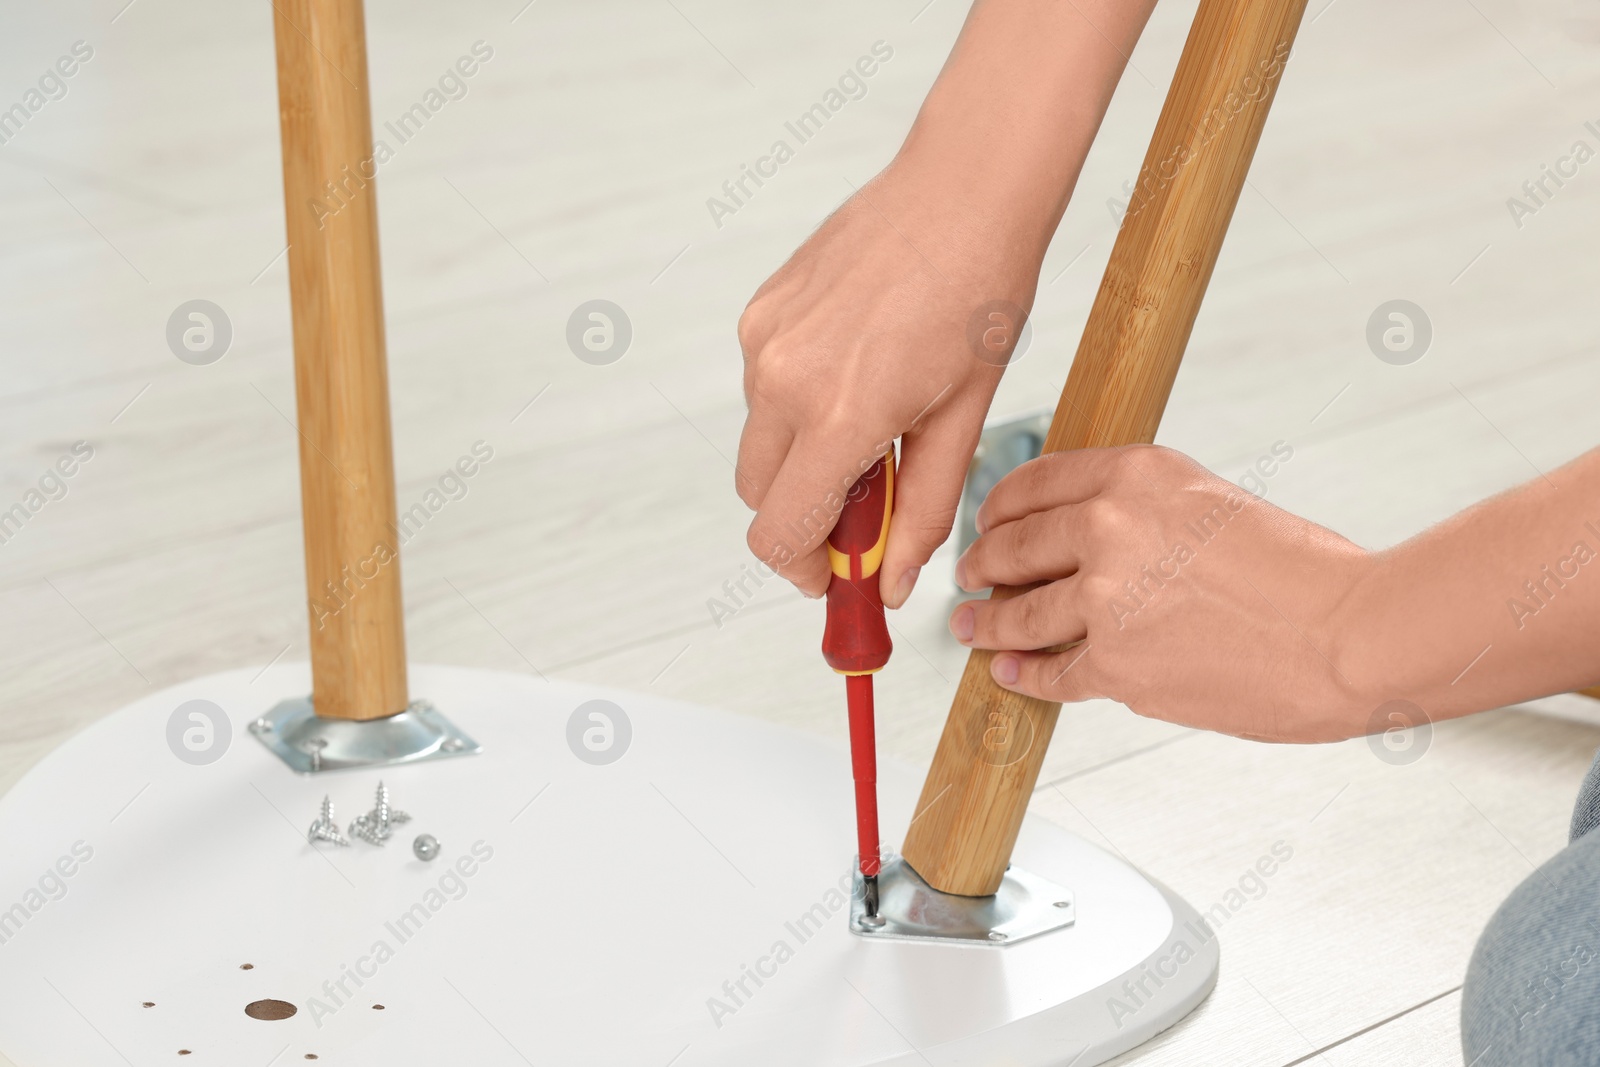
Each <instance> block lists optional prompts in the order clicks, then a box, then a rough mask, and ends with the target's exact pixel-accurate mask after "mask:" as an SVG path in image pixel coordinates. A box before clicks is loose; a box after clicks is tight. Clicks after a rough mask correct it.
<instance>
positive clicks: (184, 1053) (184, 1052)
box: [178, 1048, 189, 1056]
mask: <svg viewBox="0 0 1600 1067" xmlns="http://www.w3.org/2000/svg"><path fill="white" fill-rule="evenodd" d="M188 1054H189V1050H188V1049H186V1048H180V1049H179V1050H178V1055H180V1056H187V1055H188Z"/></svg>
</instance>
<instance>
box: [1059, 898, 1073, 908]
mask: <svg viewBox="0 0 1600 1067" xmlns="http://www.w3.org/2000/svg"><path fill="white" fill-rule="evenodd" d="M1056 907H1058V908H1070V907H1072V901H1070V900H1058V901H1056Z"/></svg>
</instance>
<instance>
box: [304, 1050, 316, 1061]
mask: <svg viewBox="0 0 1600 1067" xmlns="http://www.w3.org/2000/svg"><path fill="white" fill-rule="evenodd" d="M316 1058H317V1054H316V1053H315V1052H308V1053H306V1059H308V1060H314V1059H316Z"/></svg>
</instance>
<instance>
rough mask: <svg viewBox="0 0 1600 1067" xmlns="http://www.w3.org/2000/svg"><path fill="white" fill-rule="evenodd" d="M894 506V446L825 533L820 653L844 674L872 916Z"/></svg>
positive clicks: (865, 887)
mask: <svg viewBox="0 0 1600 1067" xmlns="http://www.w3.org/2000/svg"><path fill="white" fill-rule="evenodd" d="M893 510H894V448H893V446H890V448H889V451H888V453H887V454H885V455H884V456H882V457H880V458H879V459H878V460H877V462H875V463H874V464H873V465H872V466H871V467H870V468H869V469H868V470H867V472H866V473H865V474H863V475H862V476H861V477H860V479H859V480H857V481H856V483H855V484H854V485H852V486H851V487H850V492H849V493H848V494H846V498H845V504H844V508H843V510H842V511H840V513H839V521H838V522H837V523H836V524H835V525H834V527H833V532H832V533H830V534H829V535H828V562H829V564H830V565H831V566H832V569H833V575H832V577H831V578H829V580H828V622H827V625H826V627H825V628H824V629H823V632H822V656H823V658H824V659H825V660H827V662H828V666H830V667H832V668H833V669H834V670H835V671H837V672H838V673H840V674H842V675H844V683H845V697H846V700H847V702H848V706H849V713H850V769H851V773H852V775H853V776H854V778H855V787H856V844H857V851H858V853H859V856H860V864H861V880H862V888H863V893H864V903H865V908H866V913H867V916H868V917H869V918H876V917H877V915H878V869H879V854H878V757H877V748H876V746H877V741H876V738H875V736H874V730H873V707H872V676H873V675H874V674H876V673H877V672H878V671H880V670H882V669H883V666H884V664H886V663H888V662H889V653H890V652H892V651H894V645H893V643H892V642H890V640H889V626H888V622H887V621H886V620H885V619H884V616H883V597H882V596H881V594H880V593H879V590H878V569H879V568H880V567H881V566H882V564H883V550H884V546H885V545H886V544H888V541H889V516H890V513H891V512H892V511H893Z"/></svg>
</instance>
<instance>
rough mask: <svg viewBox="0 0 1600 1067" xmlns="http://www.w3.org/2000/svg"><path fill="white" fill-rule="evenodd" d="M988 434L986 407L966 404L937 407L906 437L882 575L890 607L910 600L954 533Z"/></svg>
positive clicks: (883, 590)
mask: <svg viewBox="0 0 1600 1067" xmlns="http://www.w3.org/2000/svg"><path fill="white" fill-rule="evenodd" d="M982 433H983V409H982V407H981V406H980V407H976V408H974V407H973V406H972V405H966V406H960V407H949V408H941V409H939V410H937V411H934V412H932V413H930V414H929V415H928V416H927V417H926V418H925V419H924V420H923V423H922V425H920V426H919V427H917V428H916V429H915V430H908V431H907V432H906V433H905V434H904V436H902V438H901V443H900V468H899V470H898V471H897V477H896V480H895V501H894V519H893V521H892V522H891V523H890V526H889V544H888V546H887V547H886V548H885V549H884V554H883V573H882V575H881V576H880V577H879V592H880V593H881V595H882V596H883V602H884V604H885V605H886V606H888V607H891V608H898V607H900V606H901V605H903V604H904V603H905V602H906V598H907V597H909V596H910V595H911V590H912V589H913V588H915V587H916V584H917V576H918V574H919V573H920V572H921V570H922V565H923V564H925V563H927V562H928V559H929V557H931V556H932V555H933V553H934V552H935V550H937V549H938V547H939V546H940V545H942V544H944V542H945V539H946V538H948V537H949V536H950V530H951V529H952V528H953V527H954V526H955V521H956V509H957V507H958V506H959V504H960V502H961V487H962V485H963V484H964V483H965V482H966V478H967V467H968V466H969V465H970V464H971V462H972V453H973V452H974V451H975V450H976V449H977V447H978V437H979V435H980V434H982Z"/></svg>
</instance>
